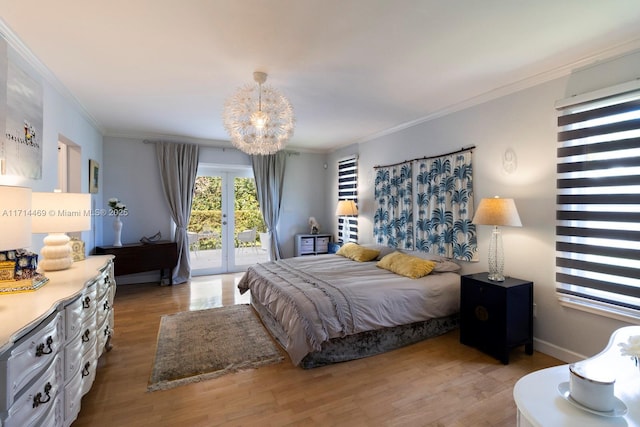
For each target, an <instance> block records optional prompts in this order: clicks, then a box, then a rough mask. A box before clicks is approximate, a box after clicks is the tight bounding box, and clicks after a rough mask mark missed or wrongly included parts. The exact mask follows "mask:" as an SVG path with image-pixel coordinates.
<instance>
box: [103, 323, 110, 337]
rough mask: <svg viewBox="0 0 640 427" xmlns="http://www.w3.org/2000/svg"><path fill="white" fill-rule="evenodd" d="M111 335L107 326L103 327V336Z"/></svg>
mask: <svg viewBox="0 0 640 427" xmlns="http://www.w3.org/2000/svg"><path fill="white" fill-rule="evenodd" d="M110 335H111V331H110V330H109V325H107V326H105V327H104V336H105V337H108V336H110Z"/></svg>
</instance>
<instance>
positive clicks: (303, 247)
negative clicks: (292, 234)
mask: <svg viewBox="0 0 640 427" xmlns="http://www.w3.org/2000/svg"><path fill="white" fill-rule="evenodd" d="M330 242H331V234H296V242H295V256H304V255H321V254H328V253H329V243H330Z"/></svg>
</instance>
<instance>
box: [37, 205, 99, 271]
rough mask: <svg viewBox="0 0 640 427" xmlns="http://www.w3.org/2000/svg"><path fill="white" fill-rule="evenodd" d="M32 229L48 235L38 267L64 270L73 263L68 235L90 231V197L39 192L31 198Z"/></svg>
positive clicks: (47, 269)
mask: <svg viewBox="0 0 640 427" xmlns="http://www.w3.org/2000/svg"><path fill="white" fill-rule="evenodd" d="M31 210H32V212H33V213H34V215H33V217H32V223H31V230H32V231H33V232H34V233H49V234H48V235H47V237H45V238H44V246H43V248H42V250H41V251H40V255H41V259H40V261H39V262H38V265H39V267H40V268H41V269H42V270H44V271H55V270H65V269H67V268H69V267H71V264H73V256H72V253H73V252H72V249H71V245H69V241H70V239H69V236H67V234H66V233H67V232H74V231H85V230H91V195H90V194H81V193H62V192H53V193H38V192H34V193H33V195H32V204H31Z"/></svg>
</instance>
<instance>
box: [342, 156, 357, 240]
mask: <svg viewBox="0 0 640 427" xmlns="http://www.w3.org/2000/svg"><path fill="white" fill-rule="evenodd" d="M338 200H353V202H354V203H355V204H356V206H357V205H358V158H357V157H355V156H354V157H349V158H346V159H343V160H340V161H338ZM338 240H339V241H341V242H345V243H346V242H350V241H353V242H357V241H358V217H357V216H352V217H339V218H338Z"/></svg>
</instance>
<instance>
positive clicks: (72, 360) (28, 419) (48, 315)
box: [0, 255, 116, 427]
mask: <svg viewBox="0 0 640 427" xmlns="http://www.w3.org/2000/svg"><path fill="white" fill-rule="evenodd" d="M45 275H46V276H47V277H48V278H49V282H48V283H47V284H45V285H44V286H43V287H42V288H40V289H38V290H37V291H35V292H28V293H20V294H0V425H2V426H5V427H12V426H20V427H23V426H31V425H43V426H56V427H57V426H65V427H66V426H69V425H71V423H72V422H73V421H74V420H75V419H76V418H77V416H78V413H79V411H80V401H81V399H82V396H84V395H85V394H86V393H87V392H88V391H89V389H90V388H91V385H92V384H93V380H94V378H95V375H96V368H97V361H98V358H99V357H100V355H101V354H102V353H103V351H104V350H105V348H106V349H109V346H110V337H111V334H112V332H113V325H114V323H113V320H114V319H113V308H112V307H113V299H114V296H115V291H116V283H115V281H114V278H113V277H114V274H113V256H111V255H105V256H92V257H88V258H87V259H85V260H83V261H79V262H75V263H74V264H73V265H72V266H71V268H69V269H67V270H62V271H52V272H46V273H45Z"/></svg>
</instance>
